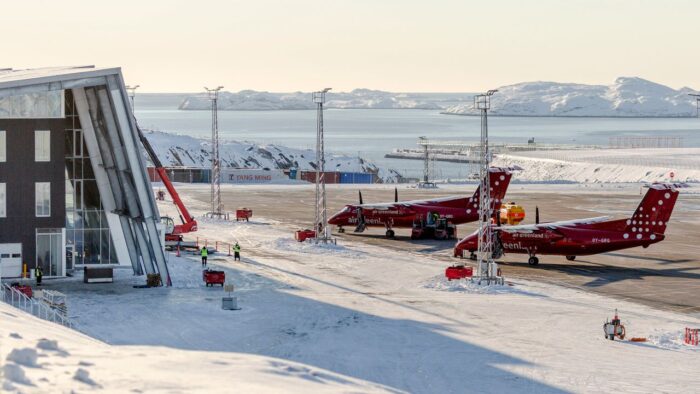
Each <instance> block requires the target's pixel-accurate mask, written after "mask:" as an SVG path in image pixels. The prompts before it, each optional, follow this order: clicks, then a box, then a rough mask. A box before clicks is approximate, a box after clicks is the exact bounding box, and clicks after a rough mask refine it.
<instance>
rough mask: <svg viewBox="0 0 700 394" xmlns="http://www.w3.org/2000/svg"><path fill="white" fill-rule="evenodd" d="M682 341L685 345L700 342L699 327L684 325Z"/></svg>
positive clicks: (693, 344)
mask: <svg viewBox="0 0 700 394" xmlns="http://www.w3.org/2000/svg"><path fill="white" fill-rule="evenodd" d="M684 342H685V344H686V345H692V346H698V344H699V343H700V329H697V328H688V327H686V328H685V337H684Z"/></svg>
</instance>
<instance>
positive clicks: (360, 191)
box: [357, 190, 362, 205]
mask: <svg viewBox="0 0 700 394" xmlns="http://www.w3.org/2000/svg"><path fill="white" fill-rule="evenodd" d="M357 193H359V194H360V205H362V190H358V191H357Z"/></svg>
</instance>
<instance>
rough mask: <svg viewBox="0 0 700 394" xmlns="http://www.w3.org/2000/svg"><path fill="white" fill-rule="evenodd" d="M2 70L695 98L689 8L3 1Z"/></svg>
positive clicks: (430, 0) (699, 83)
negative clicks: (620, 88) (587, 90)
mask: <svg viewBox="0 0 700 394" xmlns="http://www.w3.org/2000/svg"><path fill="white" fill-rule="evenodd" d="M0 4H1V6H0V37H2V39H1V40H0V67H12V68H32V67H42V66H56V65H81V64H95V65H97V66H120V67H122V70H123V72H124V75H125V78H126V82H127V83H128V84H140V85H141V89H140V90H139V91H140V92H196V91H201V90H202V87H203V86H205V85H206V86H215V85H224V87H225V88H226V90H230V91H238V90H241V89H256V90H269V91H277V92H284V91H296V90H303V91H311V90H316V89H319V88H323V87H326V86H331V87H333V88H334V90H340V91H346V90H350V89H353V88H359V87H365V88H372V89H383V90H390V91H399V92H400V91H410V92H421V91H422V92H473V91H479V90H486V89H490V88H494V87H498V86H501V85H505V84H511V83H517V82H524V81H533V80H546V81H558V82H579V83H595V84H609V83H612V82H613V81H614V79H615V78H616V77H618V76H639V77H642V78H646V79H650V80H652V81H655V82H659V83H663V84H666V85H669V86H671V87H673V88H680V87H682V86H691V87H694V88H698V89H700V51H698V48H699V47H700V23H699V21H700V1H695V0H663V1H661V0H588V1H583V0H558V1H556V0H530V1H525V0H501V1H498V0H482V1H471V0H462V1H459V0H425V1H417V0H352V1H351V0H347V1H340V0H325V1H310V0H288V1H273V0H247V1H237V0H220V1H216V0H138V1H135V0H113V1H99V0H61V1H57V0H23V1H20V0H3V1H2V3H0Z"/></svg>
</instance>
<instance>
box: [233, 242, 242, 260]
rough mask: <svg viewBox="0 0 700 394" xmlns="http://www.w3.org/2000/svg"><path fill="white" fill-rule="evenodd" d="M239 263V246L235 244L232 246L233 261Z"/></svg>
mask: <svg viewBox="0 0 700 394" xmlns="http://www.w3.org/2000/svg"><path fill="white" fill-rule="evenodd" d="M236 260H238V261H241V245H239V244H238V242H236V244H235V245H233V261H236Z"/></svg>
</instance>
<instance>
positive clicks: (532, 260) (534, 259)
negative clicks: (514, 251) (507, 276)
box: [527, 256, 540, 265]
mask: <svg viewBox="0 0 700 394" xmlns="http://www.w3.org/2000/svg"><path fill="white" fill-rule="evenodd" d="M527 263H528V264H530V265H537V264H539V263H540V259H538V258H537V257H536V256H531V257H530V258H529V259H528V260H527Z"/></svg>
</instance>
